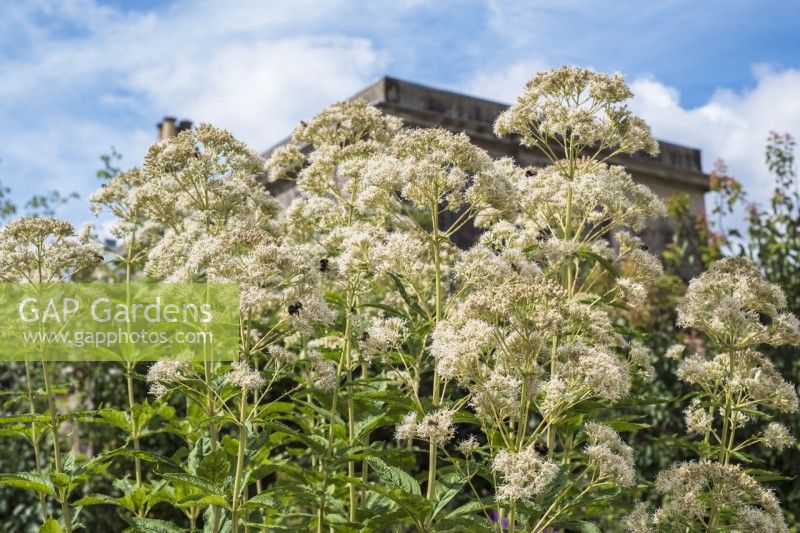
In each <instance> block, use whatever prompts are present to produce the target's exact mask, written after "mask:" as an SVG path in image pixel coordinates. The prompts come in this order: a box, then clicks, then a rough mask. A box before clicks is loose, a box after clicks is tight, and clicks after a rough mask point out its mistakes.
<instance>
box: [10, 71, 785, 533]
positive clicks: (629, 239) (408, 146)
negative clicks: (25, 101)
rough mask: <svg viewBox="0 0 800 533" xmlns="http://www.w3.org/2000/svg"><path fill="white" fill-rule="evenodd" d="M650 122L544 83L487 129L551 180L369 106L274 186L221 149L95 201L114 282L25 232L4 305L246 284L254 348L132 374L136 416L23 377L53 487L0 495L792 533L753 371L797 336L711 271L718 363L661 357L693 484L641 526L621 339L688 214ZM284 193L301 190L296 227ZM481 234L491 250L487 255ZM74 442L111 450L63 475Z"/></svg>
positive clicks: (85, 243) (701, 313)
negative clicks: (646, 176)
mask: <svg viewBox="0 0 800 533" xmlns="http://www.w3.org/2000/svg"><path fill="white" fill-rule="evenodd" d="M630 97H631V93H630V91H629V89H628V88H627V86H626V85H625V83H624V80H623V79H622V77H621V76H620V75H613V76H608V75H605V74H601V73H596V72H592V71H589V70H585V69H578V68H573V67H563V68H559V69H555V70H553V71H549V72H543V73H539V74H537V75H535V76H534V77H533V78H532V79H531V80H530V81H529V82H528V84H527V85H526V87H525V88H524V90H523V92H522V94H521V95H520V96H519V97H518V99H517V101H516V102H515V103H514V105H512V106H511V107H510V108H509V109H508V110H507V111H505V112H504V113H503V114H502V115H501V116H500V117H499V118H498V120H497V122H496V124H495V131H496V133H497V135H500V136H509V135H515V136H518V137H519V138H520V141H521V143H522V144H523V145H525V146H527V147H529V148H531V149H535V150H538V151H539V152H541V153H542V154H543V155H544V156H545V157H546V158H547V160H548V161H549V164H548V165H547V166H546V167H544V168H521V167H519V166H518V165H517V164H516V163H515V162H514V161H512V160H510V159H498V160H496V159H493V158H492V157H491V156H490V155H489V154H488V153H487V152H485V151H484V150H482V149H480V148H479V147H477V146H475V145H473V144H472V143H471V141H470V139H469V138H468V137H467V136H466V135H464V134H456V133H452V132H450V131H446V130H443V129H426V130H411V129H407V128H404V127H403V124H402V122H401V121H400V120H398V119H396V118H392V117H389V116H385V115H383V114H382V113H381V112H380V111H379V110H378V109H376V108H374V107H371V106H369V105H368V104H366V103H364V102H361V101H355V102H343V103H339V104H336V105H334V106H332V107H330V108H329V109H327V110H325V111H323V112H322V113H321V114H319V115H318V116H316V117H314V118H313V119H311V120H310V121H308V122H304V123H301V125H300V126H298V127H297V129H296V130H295V132H294V133H293V135H292V138H291V139H290V141H289V142H288V143H287V144H285V145H284V146H282V147H281V148H278V149H276V150H275V151H274V152H273V153H272V154H271V156H270V157H269V160H268V161H267V162H266V166H265V167H264V165H263V162H262V161H261V160H260V159H259V157H258V156H257V155H256V154H254V153H253V152H252V151H251V150H250V149H249V148H247V147H246V146H245V145H244V144H243V143H241V142H240V141H238V140H237V139H235V138H234V137H233V136H232V135H231V134H230V133H228V132H226V131H223V130H220V129H217V128H215V127H213V126H210V125H201V126H199V127H198V128H197V129H196V130H194V131H188V130H187V131H183V132H181V133H179V134H178V135H177V136H176V137H175V138H172V139H167V140H163V141H159V142H158V143H156V144H155V145H153V147H151V149H150V150H149V151H148V153H147V155H146V157H145V159H144V162H143V165H142V166H141V167H140V168H136V169H132V170H129V171H126V172H123V173H120V174H114V175H109V176H108V178H109V179H108V181H107V183H106V184H105V186H104V187H103V188H102V189H101V190H99V191H98V192H97V193H95V194H94V195H93V196H92V198H91V199H92V202H93V206H94V209H95V210H96V211H101V210H107V211H110V212H111V213H112V214H113V215H114V216H115V217H116V218H117V224H116V225H115V226H114V228H113V230H112V231H113V233H114V235H115V236H116V237H117V238H119V239H120V243H121V244H120V246H119V247H116V248H115V249H113V250H108V251H107V253H106V255H107V257H108V258H110V259H109V260H108V261H105V263H104V264H103V265H99V266H98V265H97V264H96V263H98V262H99V260H101V259H103V258H102V257H100V255H99V254H100V250H99V248H97V246H96V245H95V244H92V243H91V242H90V241H91V238H90V237H91V236H90V235H88V234H86V235H83V236H82V237H80V238H75V237H73V236H72V233H73V230H72V228H71V227H70V226H69V225H68V224H66V223H64V222H61V221H57V220H55V219H49V218H39V219H21V220H19V221H14V222H11V223H9V224H8V225H7V226H6V227H5V228H4V229H3V230H2V232H0V248H2V250H3V251H4V254H2V258H0V278H2V279H3V280H7V281H24V282H27V283H33V284H46V283H52V282H53V281H55V280H64V279H75V278H76V276H77V275H78V273H79V272H87V271H89V272H92V274H93V275H94V276H96V277H98V278H101V279H112V280H115V281H118V282H120V283H125V284H126V286H128V287H130V286H131V284H132V282H133V281H134V280H148V281H167V282H172V283H193V284H204V283H214V282H227V283H235V284H237V285H238V286H239V288H240V294H241V297H240V301H239V310H240V313H239V316H240V319H239V324H238V326H239V332H240V334H239V338H240V343H239V347H238V350H237V353H236V354H232V355H233V357H231V359H232V361H228V362H225V361H218V360H215V359H214V358H212V357H205V358H203V359H202V360H200V361H197V362H192V361H189V360H186V358H183V357H181V354H172V353H170V354H164V357H163V360H160V361H158V362H156V363H154V364H151V365H150V366H148V367H145V366H144V365H143V364H141V363H137V362H136V360H134V359H126V358H123V359H122V360H120V361H119V363H118V364H113V365H111V366H113V367H114V369H115V371H116V372H119V373H121V375H124V376H125V397H126V398H125V401H124V402H116V403H112V404H110V405H103V406H99V407H98V406H89V407H88V408H87V409H85V410H82V411H80V412H76V411H67V412H63V411H61V409H60V408H59V407H58V406H57V403H58V402H59V401H60V400H64V399H68V398H74V397H77V396H79V395H80V391H79V390H77V389H71V388H69V387H65V388H59V387H56V386H55V384H54V383H53V378H52V376H53V373H52V369H51V368H50V366H51V365H48V364H45V363H44V362H42V373H41V375H42V378H43V380H44V385H45V393H44V395H40V394H39V392H38V389H37V385H36V383H37V382H36V380H35V372H34V370H35V368H34V362H33V361H31V362H28V361H26V362H25V372H26V374H25V380H24V383H25V389H24V390H20V391H19V393H18V394H17V393H15V394H16V396H15V397H16V398H18V400H19V401H20V402H22V403H21V404H20V405H25V406H27V409H26V412H21V410H20V409H17V411H20V412H16V413H12V414H9V415H8V416H5V417H4V418H2V424H3V427H4V428H6V429H5V430H4V431H5V433H4V435H6V434H7V435H13V436H18V437H22V438H23V439H25V440H26V441H27V442H29V443H30V444H31V447H32V450H33V454H34V456H35V468H34V469H33V470H32V471H23V472H13V473H5V474H0V484H3V485H6V486H8V487H13V488H19V489H26V490H29V491H32V492H34V493H35V494H36V495H37V498H38V500H39V501H38V503H39V507H40V514H41V522H42V524H44V525H43V530H45V531H60V530H64V531H68V532H69V531H72V530H73V529H77V528H78V527H80V526H81V525H82V524H84V523H85V524H90V523H91V524H96V523H100V522H99V521H100V520H101V519H100V518H98V516H99V515H98V513H97V511H95V509H98V508H99V506H112V507H115V508H116V509H117V510H118V512H119V516H120V517H121V520H123V521H124V522H125V523H126V524H127V525H128V526H129V527H130V528H131V530H133V531H153V532H154V531H168V532H172V531H185V530H187V529H188V530H191V531H197V530H200V529H202V530H204V531H210V532H213V533H218V532H222V531H232V532H238V531H242V530H250V529H259V530H269V531H284V530H286V531H306V530H312V531H318V532H322V531H325V530H336V531H405V530H418V531H517V530H524V531H536V532H540V531H552V530H559V531H596V530H599V529H598V528H599V526H600V525H603V526H604V527H609V528H615V527H616V528H621V527H622V524H623V523H624V524H626V525H627V527H628V528H629V529H631V530H633V531H650V530H659V531H660V530H663V531H687V530H703V531H727V530H748V531H751V530H759V531H772V530H785V529H786V526H785V523H784V519H783V514H782V511H781V509H780V505H779V504H778V502H777V500H776V499H775V497H774V496H773V495H772V493H771V492H770V491H769V490H768V489H766V488H764V487H762V486H761V485H760V484H759V482H758V476H757V475H755V474H754V473H753V472H752V471H749V470H748V468H749V467H748V466H747V463H748V462H750V461H751V459H752V457H751V455H750V454H749V452H746V451H745V450H748V449H749V448H751V447H754V446H756V445H758V444H765V445H767V446H771V447H774V448H786V447H790V446H794V438H793V437H792V436H791V434H790V433H789V431H788V430H787V429H786V428H785V427H784V426H781V425H779V424H777V423H775V422H772V421H770V419H769V415H768V414H767V409H772V410H775V411H778V412H794V411H796V409H797V402H798V400H797V395H796V393H795V390H794V388H793V386H792V385H790V384H789V383H787V382H785V381H784V380H783V379H782V378H781V377H780V375H779V374H778V373H777V372H776V371H775V369H774V367H773V366H772V364H771V363H770V361H769V359H768V358H767V357H765V356H764V355H763V354H762V353H760V352H759V347H760V346H763V345H765V344H769V345H778V344H793V345H796V344H798V342H799V341H800V326H799V325H798V321H797V319H796V318H795V317H794V316H793V315H791V314H790V313H788V312H786V311H785V310H784V307H785V299H784V296H783V294H782V292H781V290H780V288H778V287H777V286H775V285H772V284H770V283H767V282H766V281H764V280H763V279H762V278H761V276H760V274H759V272H758V270H757V269H756V268H755V267H754V266H753V265H752V264H751V263H749V262H748V261H747V260H745V259H741V258H731V259H725V260H721V261H719V262H717V263H715V264H714V265H713V266H712V267H711V268H710V269H709V270H708V272H706V273H704V274H702V275H700V276H699V277H698V278H697V279H696V280H695V281H694V282H693V283H692V285H691V286H690V288H689V291H688V293H687V295H686V297H685V298H684V300H683V301H682V302H681V303H680V305H679V306H678V313H679V324H680V325H681V326H682V327H685V328H691V329H693V330H697V331H698V332H702V334H704V335H705V336H706V338H707V339H708V344H707V345H706V351H701V350H694V353H690V354H688V355H684V352H685V347H682V346H676V347H673V348H670V350H669V351H668V353H667V354H665V357H667V358H671V359H675V360H680V364H679V365H678V367H677V370H676V372H677V375H678V377H679V379H680V380H682V381H683V382H685V383H686V384H687V385H688V386H691V387H693V388H694V389H693V390H694V391H695V392H694V393H693V394H692V399H691V402H690V403H689V405H688V406H687V407H686V424H687V429H688V431H689V432H690V433H692V434H695V435H697V436H698V439H697V440H698V441H699V442H697V443H696V446H695V447H694V448H693V450H694V451H695V452H696V453H697V455H698V458H697V459H696V460H692V461H689V462H686V463H681V464H678V465H675V466H673V467H671V468H669V469H668V470H666V471H665V472H663V473H662V474H661V475H660V476H659V477H658V479H657V480H655V492H656V493H657V495H658V497H659V498H660V503H661V505H660V507H659V508H658V509H656V510H654V511H651V509H650V508H648V507H647V506H646V505H645V504H644V503H642V504H640V505H637V506H636V507H635V508H634V509H633V511H632V512H629V511H631V510H630V509H629V506H628V505H627V502H629V501H630V500H631V499H639V498H640V497H641V495H642V493H643V492H645V491H646V490H647V489H648V480H646V479H644V478H643V477H642V476H640V475H638V474H637V471H636V464H635V463H636V453H635V450H634V449H633V448H632V447H631V446H630V445H629V444H628V443H627V442H626V435H625V434H626V432H629V431H633V430H637V429H641V428H643V427H647V423H646V421H643V420H642V418H643V416H644V415H643V412H642V406H644V405H646V404H647V403H648V402H652V401H653V400H652V399H651V398H648V394H647V383H649V382H650V381H651V380H653V379H654V375H655V372H654V369H653V362H654V360H655V359H656V358H657V357H661V355H662V354H658V355H656V354H653V353H651V351H650V350H649V349H648V348H647V347H646V344H645V343H644V342H642V339H643V338H644V337H645V335H644V334H643V333H642V332H637V331H634V330H632V329H631V328H627V327H625V326H624V325H623V324H624V321H623V317H624V315H625V313H627V312H629V311H632V310H633V311H638V310H641V309H643V308H646V307H647V305H648V290H649V288H650V285H651V284H652V283H653V281H655V280H656V279H657V278H658V277H659V275H660V274H661V262H660V261H659V259H658V258H657V257H656V256H654V255H652V254H650V253H649V252H647V251H646V250H645V249H644V246H643V242H642V240H641V238H639V237H638V236H637V233H638V232H641V231H642V230H643V229H644V228H645V226H646V224H647V223H648V221H649V220H652V219H656V218H659V217H663V216H664V215H665V214H666V211H665V208H664V206H663V205H662V203H661V201H660V199H659V198H658V197H657V196H656V195H655V194H654V193H653V192H651V191H650V190H649V189H648V188H647V187H645V186H643V185H641V184H639V183H637V182H636V180H635V179H634V178H633V177H632V176H631V175H630V174H629V173H628V172H627V171H626V170H625V169H624V168H623V167H621V166H619V165H617V164H616V163H618V162H619V157H621V156H625V155H631V154H642V153H645V154H649V155H650V156H654V155H655V154H656V153H657V150H658V146H657V143H656V141H655V140H654V139H653V137H652V136H651V133H650V130H649V128H648V127H647V125H646V124H645V123H644V122H643V121H642V120H641V119H639V118H637V117H635V116H634V115H633V114H632V113H631V112H630V110H629V109H628V108H627V106H626V101H627V100H628V99H629V98H630ZM264 168H265V178H266V180H267V181H268V182H270V183H275V182H277V181H281V180H290V181H292V182H293V185H294V189H292V190H293V191H294V192H293V193H292V197H291V198H290V199H289V201H287V202H285V206H282V204H281V203H280V202H279V201H278V200H276V199H275V198H273V197H272V196H271V195H270V193H269V192H268V191H267V189H266V188H265V187H263V185H262V183H261V181H260V180H259V179H257V176H259V175H262V174H263V173H264ZM465 228H479V229H480V233H479V235H477V236H476V237H475V238H474V239H472V242H469V239H465V238H463V235H464V229H465ZM15 401H16V400H15ZM45 402H46V403H47V408H48V409H47V413H48V414H47V415H40V414H39V409H40V408H41V407H42V406H43V404H44V403H45ZM14 405H16V404H14ZM622 409H628V411H630V410H631V409H634V410H635V409H639V410H640V411H639V412H638V413H636V414H620V413H621V412H623V411H622ZM75 420H79V421H80V422H81V423H82V424H91V425H97V426H102V427H104V428H106V429H107V430H108V431H109V432H111V433H112V434H113V435H115V438H113V439H110V440H109V441H108V442H107V443H106V445H103V443H98V447H99V449H98V450H91V451H88V452H86V453H81V452H79V451H73V452H70V453H68V454H65V453H64V452H63V450H65V449H66V448H64V447H63V446H64V444H66V443H67V442H70V441H73V440H75V439H77V438H78V436H79V435H80V431H81V430H80V428H81V427H82V426H77V425H76V426H74V428H75V429H74V431H73V433H72V434H68V433H67V432H66V431H65V430H64V424H65V423H67V422H73V421H75ZM760 421H765V422H767V424H766V425H764V427H763V428H759V429H758V430H755V431H746V430H745V428H746V426H748V424H750V425H755V424H756V423H757V422H760ZM45 435H46V436H47V437H48V438H49V439H50V440H51V441H52V450H53V453H52V460H51V459H50V458H49V457H47V454H46V453H45V449H49V448H48V447H43V445H42V437H43V436H45ZM75 449H76V450H77V448H75ZM52 502H56V503H57V504H58V509H54V507H53V506H52V505H51V503H52ZM114 524H115V525H114V526H108V527H109V528H113V527H120V526H119V523H118V522H116V523H114ZM769 527H772V528H774V529H769Z"/></svg>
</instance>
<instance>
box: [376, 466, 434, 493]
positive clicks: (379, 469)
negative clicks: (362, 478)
mask: <svg viewBox="0 0 800 533" xmlns="http://www.w3.org/2000/svg"><path fill="white" fill-rule="evenodd" d="M367 463H369V466H370V467H371V468H372V469H373V470H374V471H375V474H376V475H377V476H378V477H379V478H381V480H382V481H384V482H385V483H386V484H387V485H389V486H390V487H392V488H398V489H401V490H402V491H403V492H407V493H409V494H414V495H415V496H420V495H421V494H422V491H421V490H420V487H419V483H418V482H417V480H416V479H414V478H413V477H411V476H410V475H408V474H407V473H406V472H405V471H404V470H402V469H400V468H397V467H396V466H390V465H387V464H386V463H385V462H383V460H382V459H379V458H377V457H367Z"/></svg>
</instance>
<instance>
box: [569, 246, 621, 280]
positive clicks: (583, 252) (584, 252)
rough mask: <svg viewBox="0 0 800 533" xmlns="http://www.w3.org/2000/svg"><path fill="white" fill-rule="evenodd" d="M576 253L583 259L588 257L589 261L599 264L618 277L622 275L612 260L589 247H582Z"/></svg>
mask: <svg viewBox="0 0 800 533" xmlns="http://www.w3.org/2000/svg"><path fill="white" fill-rule="evenodd" d="M575 255H577V256H578V257H580V258H582V259H586V260H587V261H589V262H592V263H597V264H599V265H600V266H602V267H603V268H604V269H605V270H606V271H607V272H608V273H609V274H611V276H612V277H614V278H618V277H619V275H620V274H619V271H618V270H617V268H616V267H615V266H614V265H613V264H611V262H610V261H609V260H608V259H606V258H605V257H602V256H600V255H598V254H596V253H594V252H592V251H591V250H589V249H588V248H585V247H581V249H580V250H578V251H577V252H575Z"/></svg>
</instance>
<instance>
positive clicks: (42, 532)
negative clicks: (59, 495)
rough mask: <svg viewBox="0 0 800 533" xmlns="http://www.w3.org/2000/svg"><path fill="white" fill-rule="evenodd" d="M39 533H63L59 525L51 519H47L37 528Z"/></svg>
mask: <svg viewBox="0 0 800 533" xmlns="http://www.w3.org/2000/svg"><path fill="white" fill-rule="evenodd" d="M39 533H64V530H63V529H62V528H61V524H59V523H58V520H56V519H55V518H53V517H50V518H48V519H47V520H45V522H44V523H43V524H42V527H40V528H39Z"/></svg>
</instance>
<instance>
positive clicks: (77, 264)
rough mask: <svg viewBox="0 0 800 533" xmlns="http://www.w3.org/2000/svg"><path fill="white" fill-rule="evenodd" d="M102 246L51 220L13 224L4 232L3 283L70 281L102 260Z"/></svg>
mask: <svg viewBox="0 0 800 533" xmlns="http://www.w3.org/2000/svg"><path fill="white" fill-rule="evenodd" d="M100 252H101V248H100V246H99V245H97V244H95V243H92V242H88V241H87V240H85V239H81V238H78V237H76V236H75V229H74V228H73V226H72V224H70V223H69V222H66V221H64V220H59V219H57V218H51V217H24V218H18V219H15V220H12V221H11V222H9V223H8V224H6V225H5V226H3V229H2V230H0V280H2V281H5V282H10V283H20V282H22V283H54V282H59V281H67V280H69V278H70V277H71V276H72V275H73V274H75V273H77V272H80V271H82V270H84V269H86V268H87V267H89V266H91V265H94V264H96V263H98V262H99V261H101V260H102V256H101V255H100Z"/></svg>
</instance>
